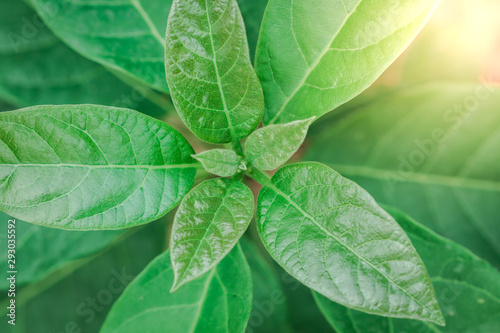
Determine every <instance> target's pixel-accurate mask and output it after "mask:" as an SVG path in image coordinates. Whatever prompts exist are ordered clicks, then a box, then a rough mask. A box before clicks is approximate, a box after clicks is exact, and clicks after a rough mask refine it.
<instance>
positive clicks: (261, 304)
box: [240, 237, 293, 333]
mask: <svg viewBox="0 0 500 333" xmlns="http://www.w3.org/2000/svg"><path fill="white" fill-rule="evenodd" d="M240 244H241V248H242V249H243V252H244V253H245V257H246V258H247V261H248V265H249V266H250V270H251V271H252V278H253V302H252V313H251V314H250V319H249V320H248V326H247V329H246V332H247V333H291V332H293V331H292V330H291V327H290V324H289V320H290V318H289V314H288V304H287V303H288V300H287V298H286V296H285V290H284V289H283V285H282V283H281V281H280V280H279V278H278V274H277V272H276V270H275V269H274V267H273V266H272V265H271V264H270V262H269V261H267V260H266V258H265V257H264V256H263V253H261V252H260V251H261V249H260V248H257V247H256V246H255V244H254V243H253V242H252V241H251V240H250V239H249V238H248V237H242V238H241V240H240ZM262 251H264V249H262Z"/></svg>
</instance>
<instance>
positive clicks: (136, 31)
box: [31, 0, 171, 92]
mask: <svg viewBox="0 0 500 333" xmlns="http://www.w3.org/2000/svg"><path fill="white" fill-rule="evenodd" d="M31 2H32V4H33V5H34V7H35V9H36V11H37V12H38V14H39V15H40V16H41V17H42V18H43V20H44V22H45V23H46V24H47V25H48V26H49V27H50V28H51V29H52V31H54V33H55V34H56V35H57V36H58V37H60V38H61V39H62V40H63V41H64V42H65V43H66V44H68V45H69V46H70V47H71V48H73V49H74V50H75V51H77V52H78V53H80V54H82V55H83V56H85V57H87V58H89V59H92V60H94V61H96V62H98V63H101V64H103V65H105V66H108V67H110V68H112V69H114V70H118V71H120V72H122V73H124V74H126V75H129V76H130V77H132V78H134V79H135V80H138V81H140V82H142V83H145V84H147V85H149V86H151V87H153V88H156V89H158V90H161V91H164V92H168V87H167V83H166V79H165V69H164V65H163V60H164V56H163V55H164V49H165V38H164V36H165V33H164V32H165V28H166V25H167V20H166V18H167V17H168V13H169V10H170V4H171V0H166V1H150V0H126V1H121V0H108V1H94V0H81V1H54V0H32V1H31Z"/></svg>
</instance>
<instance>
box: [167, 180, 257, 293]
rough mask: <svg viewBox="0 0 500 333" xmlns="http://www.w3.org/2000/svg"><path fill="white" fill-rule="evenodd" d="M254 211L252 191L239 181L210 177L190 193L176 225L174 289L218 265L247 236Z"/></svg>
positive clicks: (183, 203) (181, 206)
mask: <svg viewBox="0 0 500 333" xmlns="http://www.w3.org/2000/svg"><path fill="white" fill-rule="evenodd" d="M253 212H254V199H253V194H252V191H250V189H249V188H248V187H247V186H246V185H245V184H243V183H240V182H239V181H237V180H231V179H221V178H219V179H209V180H206V181H204V182H203V183H201V184H200V185H198V186H197V187H195V188H194V189H193V190H192V191H191V192H189V193H188V195H186V197H185V198H184V199H183V200H182V202H181V205H180V207H179V209H178V210H177V213H176V215H175V220H174V226H173V228H172V237H171V241H170V249H171V253H172V266H173V269H174V273H175V279H174V284H173V286H172V291H174V290H177V289H178V288H179V287H180V286H182V285H183V284H185V283H187V282H189V281H192V280H194V279H197V278H198V277H200V276H201V275H203V274H205V273H206V272H208V271H209V270H210V269H212V268H213V267H214V266H216V265H217V264H218V263H219V262H220V261H221V260H222V259H223V258H224V257H225V256H226V255H227V254H228V253H229V252H230V251H231V249H232V248H233V247H234V246H235V245H236V243H237V242H238V240H239V239H240V238H241V236H243V233H244V232H245V230H246V229H247V227H248V224H249V223H250V220H251V219H252V217H253Z"/></svg>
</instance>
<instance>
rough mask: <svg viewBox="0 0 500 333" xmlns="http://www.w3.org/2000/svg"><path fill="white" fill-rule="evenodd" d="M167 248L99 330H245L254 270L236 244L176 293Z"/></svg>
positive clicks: (136, 282)
mask: <svg viewBox="0 0 500 333" xmlns="http://www.w3.org/2000/svg"><path fill="white" fill-rule="evenodd" d="M173 280H174V273H173V269H172V266H171V264H170V255H169V252H165V253H164V254H162V255H160V256H159V257H158V258H156V259H155V260H154V261H153V262H152V263H151V264H149V266H148V267H146V269H145V270H144V271H143V272H142V273H141V274H140V275H139V276H138V277H137V278H136V279H135V280H134V281H133V282H132V283H131V284H130V285H129V286H128V288H127V289H126V290H125V291H124V293H123V294H122V296H121V297H120V299H119V300H118V301H117V302H116V303H115V305H114V306H113V308H112V309H111V312H110V314H109V315H108V318H107V319H106V322H105V323H104V326H103V328H102V330H101V333H108V332H120V333H126V332H131V333H132V332H133V333H135V332H141V331H145V332H179V333H183V332H202V333H210V332H214V333H215V332H216V333H222V332H226V333H233V332H234V333H236V332H243V331H244V330H245V327H246V324H247V321H248V317H249V315H250V311H251V308H252V278H251V273H250V268H249V267H248V264H247V262H246V260H245V256H244V255H243V252H242V251H241V249H240V247H239V246H237V247H236V248H235V249H234V250H233V251H232V252H231V253H230V254H229V255H228V256H227V257H226V258H225V259H224V260H223V261H222V262H221V263H220V264H219V265H218V266H217V267H216V268H214V269H213V270H212V271H211V272H210V273H209V274H207V275H206V276H204V277H203V278H201V279H198V280H196V281H193V282H191V283H189V284H188V285H186V286H183V287H182V288H180V289H179V290H178V291H176V292H175V293H169V292H168V291H167V290H166V289H165V287H166V286H169V285H171V284H172V282H173Z"/></svg>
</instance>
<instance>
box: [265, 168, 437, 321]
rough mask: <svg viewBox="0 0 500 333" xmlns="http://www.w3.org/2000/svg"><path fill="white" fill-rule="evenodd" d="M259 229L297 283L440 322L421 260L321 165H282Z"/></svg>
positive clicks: (380, 215)
mask: <svg viewBox="0 0 500 333" xmlns="http://www.w3.org/2000/svg"><path fill="white" fill-rule="evenodd" d="M257 225H258V230H259V234H260V236H261V238H262V240H263V242H264V245H265V246H266V248H267V250H268V251H269V253H270V254H271V256H272V257H273V258H274V259H275V260H276V261H277V262H278V263H279V264H280V265H281V266H283V268H284V269H285V270H286V271H287V272H288V273H290V274H291V275H292V276H294V277H295V278H297V279H298V280H299V281H300V282H302V283H303V284H305V285H306V286H308V287H309V288H312V289H313V290H316V291H318V292H319V293H321V294H323V295H325V296H327V297H328V298H330V299H331V300H334V301H336V302H338V303H340V304H343V305H346V306H348V307H351V308H354V309H357V310H360V311H364V312H368V313H372V314H378V315H384V316H391V317H398V318H414V319H419V320H426V321H430V322H435V323H438V324H439V325H443V324H444V322H443V317H442V314H441V311H440V309H439V306H438V304H437V301H436V298H435V297H436V296H435V293H434V289H433V288H432V284H431V282H430V279H429V276H428V274H427V271H426V269H425V266H424V264H423V263H422V261H421V259H420V257H419V256H418V254H417V252H416V251H415V249H414V247H413V246H412V244H411V243H410V240H409V239H408V237H407V236H406V235H405V233H404V231H403V230H402V229H401V228H400V227H399V225H398V224H397V223H396V221H394V219H393V218H392V217H391V216H390V215H389V214H387V213H386V212H385V211H384V210H383V209H381V208H380V207H379V206H378V205H377V204H376V203H375V201H374V200H373V198H372V197H370V195H369V194H368V193H366V192H365V191H364V190H363V189H362V188H361V187H359V186H358V185H356V184H355V183H353V182H351V181H349V180H347V179H345V178H343V177H342V176H340V175H339V174H338V173H336V172H335V171H333V170H332V169H330V168H328V167H326V166H324V165H322V164H319V163H299V164H293V165H290V166H287V167H284V168H282V169H280V170H278V172H277V173H276V174H275V175H274V176H273V178H272V180H271V181H270V182H269V183H268V184H267V185H265V186H264V187H263V189H262V190H261V193H260V195H259V200H258V206H257Z"/></svg>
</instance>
